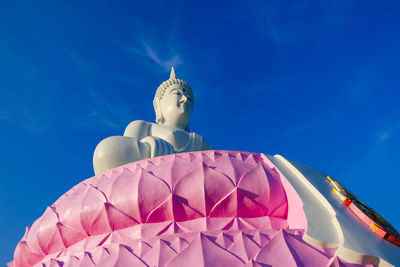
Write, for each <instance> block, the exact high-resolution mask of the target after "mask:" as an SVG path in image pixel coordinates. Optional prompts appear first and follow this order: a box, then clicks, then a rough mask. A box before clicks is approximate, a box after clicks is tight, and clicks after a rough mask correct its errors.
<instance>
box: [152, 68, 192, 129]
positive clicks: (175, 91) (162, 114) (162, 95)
mask: <svg viewBox="0 0 400 267" xmlns="http://www.w3.org/2000/svg"><path fill="white" fill-rule="evenodd" d="M153 105H154V111H155V112H156V122H157V123H159V124H161V125H163V124H165V125H168V126H175V127H178V128H181V129H184V130H185V131H189V120H190V116H191V115H192V110H193V92H192V89H191V88H190V86H189V84H187V83H186V82H185V81H183V80H180V79H177V78H176V76H175V71H174V68H171V75H170V78H169V79H168V80H166V81H165V82H163V83H162V84H161V85H160V86H159V87H158V89H157V91H156V95H155V96H154V100H153Z"/></svg>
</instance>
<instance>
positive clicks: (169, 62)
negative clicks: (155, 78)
mask: <svg viewBox="0 0 400 267" xmlns="http://www.w3.org/2000/svg"><path fill="white" fill-rule="evenodd" d="M145 49H146V54H147V56H148V57H149V58H151V59H152V60H153V61H154V62H155V63H157V64H158V65H159V66H161V67H163V68H164V69H166V70H169V69H170V68H171V66H174V67H177V66H179V65H181V64H182V60H181V58H180V57H179V55H177V54H175V55H173V56H172V57H170V58H169V59H166V60H162V59H160V57H159V56H158V55H157V53H156V52H155V51H154V50H153V49H152V48H151V47H150V46H149V45H145Z"/></svg>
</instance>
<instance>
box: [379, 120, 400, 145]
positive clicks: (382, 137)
mask: <svg viewBox="0 0 400 267" xmlns="http://www.w3.org/2000/svg"><path fill="white" fill-rule="evenodd" d="M398 130H400V123H397V124H395V125H393V126H392V127H391V128H390V129H389V130H386V131H384V132H383V133H381V134H380V135H379V137H378V143H381V142H384V141H386V140H388V139H389V138H390V137H391V136H393V134H394V133H396V132H397V131H398Z"/></svg>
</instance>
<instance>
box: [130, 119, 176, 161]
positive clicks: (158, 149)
mask: <svg viewBox="0 0 400 267" xmlns="http://www.w3.org/2000/svg"><path fill="white" fill-rule="evenodd" d="M151 127H152V124H151V123H148V122H146V121H142V120H137V121H133V122H131V123H130V124H129V125H128V127H126V130H125V133H124V136H129V137H132V138H137V139H138V140H139V141H140V142H141V143H143V144H146V145H147V146H148V147H149V155H148V157H149V158H152V157H157V156H162V155H168V154H172V153H175V151H174V148H173V146H172V145H171V144H170V143H168V142H167V141H165V140H164V139H161V138H158V137H155V136H153V135H152V133H151Z"/></svg>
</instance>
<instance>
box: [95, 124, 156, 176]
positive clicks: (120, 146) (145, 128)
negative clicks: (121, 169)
mask: <svg viewBox="0 0 400 267" xmlns="http://www.w3.org/2000/svg"><path fill="white" fill-rule="evenodd" d="M149 127H150V125H149V123H147V122H145V121H134V122H132V123H130V124H129V125H128V127H127V128H126V130H125V134H124V136H111V137H108V138H106V139H104V140H103V141H101V142H100V143H99V144H98V145H97V147H96V149H95V151H94V154H93V168H94V172H95V174H96V175H97V174H99V173H102V172H104V171H106V170H109V169H112V168H115V167H118V166H121V165H125V164H128V163H130V162H133V161H137V160H141V159H145V158H149V157H150V156H151V147H150V145H149V144H148V143H146V142H141V139H143V138H145V137H146V136H148V133H149Z"/></svg>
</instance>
